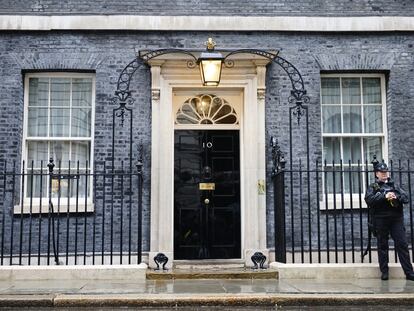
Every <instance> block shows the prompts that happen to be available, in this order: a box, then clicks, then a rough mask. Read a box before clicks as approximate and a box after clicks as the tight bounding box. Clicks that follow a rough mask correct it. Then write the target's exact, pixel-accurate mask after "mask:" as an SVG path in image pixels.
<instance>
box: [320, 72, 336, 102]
mask: <svg viewBox="0 0 414 311" xmlns="http://www.w3.org/2000/svg"><path fill="white" fill-rule="evenodd" d="M339 91H340V88H339V78H322V80H321V93H322V105H339V104H340V103H341V98H340V94H339Z"/></svg>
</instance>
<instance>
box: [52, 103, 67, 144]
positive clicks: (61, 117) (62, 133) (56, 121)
mask: <svg viewBox="0 0 414 311" xmlns="http://www.w3.org/2000/svg"><path fill="white" fill-rule="evenodd" d="M69 115H70V109H63V108H51V109H50V136H51V137H67V136H69Z"/></svg>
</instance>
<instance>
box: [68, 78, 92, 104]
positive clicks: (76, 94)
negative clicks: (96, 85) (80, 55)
mask: <svg viewBox="0 0 414 311" xmlns="http://www.w3.org/2000/svg"><path fill="white" fill-rule="evenodd" d="M91 103H92V79H73V80H72V106H77V107H90V106H91Z"/></svg>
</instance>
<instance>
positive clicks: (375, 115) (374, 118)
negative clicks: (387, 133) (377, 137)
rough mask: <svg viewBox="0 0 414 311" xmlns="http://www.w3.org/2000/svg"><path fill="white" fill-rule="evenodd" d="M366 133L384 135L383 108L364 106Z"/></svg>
mask: <svg viewBox="0 0 414 311" xmlns="http://www.w3.org/2000/svg"><path fill="white" fill-rule="evenodd" d="M364 129H365V133H382V107H381V106H364Z"/></svg>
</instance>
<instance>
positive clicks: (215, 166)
mask: <svg viewBox="0 0 414 311" xmlns="http://www.w3.org/2000/svg"><path fill="white" fill-rule="evenodd" d="M174 140H175V141H174V152H175V153H174V157H175V160H174V258H175V259H208V258H211V259H226V258H240V257H241V254H240V240H241V235H240V172H239V167H240V157H239V131H237V130H176V131H175V139H174Z"/></svg>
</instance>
